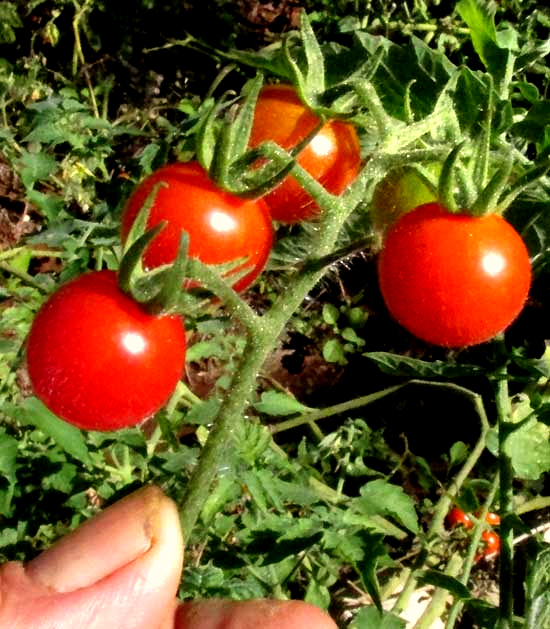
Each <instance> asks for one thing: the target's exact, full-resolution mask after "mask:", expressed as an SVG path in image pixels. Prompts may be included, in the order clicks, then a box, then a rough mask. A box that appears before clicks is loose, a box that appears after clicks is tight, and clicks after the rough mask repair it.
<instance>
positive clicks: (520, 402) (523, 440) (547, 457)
mask: <svg viewBox="0 0 550 629" xmlns="http://www.w3.org/2000/svg"><path fill="white" fill-rule="evenodd" d="M520 422H521V423H522V425H521V426H520V427H519V428H518V429H517V430H513V431H512V432H510V434H508V436H507V437H506V440H505V442H504V451H505V452H506V454H507V455H508V456H509V457H510V459H511V460H512V466H513V468H514V473H515V475H516V476H517V477H518V478H522V479H526V480H537V479H538V478H540V476H541V475H542V474H544V473H545V472H548V471H549V470H550V427H549V426H547V425H546V424H543V423H542V422H540V421H538V420H537V417H536V415H535V414H534V412H533V409H532V407H531V404H530V401H529V398H527V397H526V396H525V397H523V396H522V397H518V398H516V400H515V405H514V410H513V413H512V421H511V422H510V425H511V427H512V428H513V424H516V423H518V424H519V423H520Z"/></svg>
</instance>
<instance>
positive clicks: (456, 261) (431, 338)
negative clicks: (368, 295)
mask: <svg viewBox="0 0 550 629" xmlns="http://www.w3.org/2000/svg"><path fill="white" fill-rule="evenodd" d="M378 277H379V282H380V289H381V291H382V295H383V298H384V301H385V303H386V306H387V307H388V310H389V311H390V313H391V314H392V315H393V317H394V318H395V319H396V320H397V321H398V322H399V323H400V324H401V325H402V326H403V327H405V328H406V329H407V330H409V332H411V333H412V334H414V335H415V336H417V337H418V338H420V339H423V340H424V341H427V342H429V343H433V344H435V345H441V346H445V347H466V346H469V345H475V344H477V343H483V342H485V341H488V340H490V339H492V338H493V337H494V336H496V335H497V334H498V333H500V332H502V331H503V330H504V329H505V328H506V327H507V326H508V325H509V324H510V323H512V321H513V320H514V319H515V318H516V317H517V315H518V314H519V313H520V311H521V310H522V308H523V306H524V304H525V301H526V299H527V295H528V292H529V286H530V283H531V264H530V261H529V254H528V252H527V249H526V247H525V244H524V243H523V240H522V239H521V237H520V236H519V234H518V233H517V232H516V231H515V229H514V228H513V227H512V226H511V225H510V224H509V223H508V222H507V221H506V220H504V219H503V218H502V217H500V216H498V215H496V214H490V215H485V216H482V217H472V216H469V215H467V214H451V213H449V212H448V211H447V210H446V209H445V208H444V207H442V206H441V205H440V204H438V203H427V204H425V205H421V206H419V207H417V208H415V209H414V210H412V211H411V212H409V213H407V214H404V215H403V216H402V217H401V218H400V219H399V220H398V221H397V223H395V225H394V226H393V227H392V228H391V229H390V231H389V232H388V235H387V238H386V241H385V243H384V246H383V248H382V251H381V253H380V256H379V261H378Z"/></svg>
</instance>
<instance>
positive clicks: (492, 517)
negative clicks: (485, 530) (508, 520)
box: [485, 511, 500, 526]
mask: <svg viewBox="0 0 550 629" xmlns="http://www.w3.org/2000/svg"><path fill="white" fill-rule="evenodd" d="M485 522H487V524H489V525H490V526H499V525H500V515H499V514H498V513H493V512H492V511H489V512H488V513H487V515H486V516H485Z"/></svg>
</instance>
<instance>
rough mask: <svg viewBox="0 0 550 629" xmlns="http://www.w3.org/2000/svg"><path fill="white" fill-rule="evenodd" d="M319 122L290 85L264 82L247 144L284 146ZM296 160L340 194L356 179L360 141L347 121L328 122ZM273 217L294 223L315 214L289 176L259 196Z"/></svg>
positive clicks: (310, 202) (294, 142)
mask: <svg viewBox="0 0 550 629" xmlns="http://www.w3.org/2000/svg"><path fill="white" fill-rule="evenodd" d="M318 124H319V118H318V116H317V115H315V114H314V113H313V112H312V111H310V110H309V109H307V107H305V106H304V105H303V104H302V102H301V101H300V99H299V98H298V95H297V94H296V91H295V90H294V88H293V87H291V86H290V85H266V86H264V87H263V88H262V90H261V91H260V95H259V97H258V101H257V104H256V110H255V113H254V122H253V125H252V132H251V136H250V146H252V147H256V146H258V145H259V144H262V143H263V142H266V141H268V140H271V141H273V142H276V143H277V144H278V145H279V146H281V147H282V148H284V149H286V150H288V149H290V148H292V147H294V146H296V145H297V144H299V143H300V142H301V141H303V140H304V139H305V138H306V137H307V136H308V135H309V134H310V133H311V132H312V131H313V130H314V129H315V127H316V126H317V125H318ZM298 163H299V164H300V165H301V166H302V167H303V168H304V169H305V170H307V171H308V172H309V173H310V174H311V175H312V176H313V177H315V179H317V180H318V181H319V182H320V183H321V184H323V186H324V187H325V188H326V189H327V190H328V191H329V192H331V193H332V194H341V193H342V192H343V191H344V190H345V189H346V188H347V187H348V185H349V184H350V183H351V182H352V181H353V180H354V179H355V178H356V177H357V174H358V173H359V169H360V166H361V157H360V146H359V139H358V137H357V133H356V131H355V128H354V127H353V126H352V125H351V124H350V123H347V122H342V121H339V120H332V121H329V122H327V123H326V124H325V125H323V127H322V128H321V129H320V130H319V132H318V133H317V135H315V137H314V138H313V139H312V140H311V142H310V143H309V144H308V146H306V147H305V148H304V149H303V151H302V152H301V153H300V155H299V157H298ZM264 199H265V201H266V203H267V204H268V206H269V209H270V211H271V216H272V218H273V219H274V220H277V221H283V222H287V223H296V222H298V221H301V220H307V219H310V218H313V217H315V216H316V215H317V214H318V212H319V207H318V205H317V204H316V203H315V201H314V200H313V199H312V198H311V196H310V195H309V194H308V193H307V192H306V191H305V190H304V189H303V188H302V187H301V186H300V185H299V184H298V182H297V181H296V180H295V179H294V178H293V177H292V176H290V175H289V176H288V177H286V178H285V179H283V181H282V182H281V183H280V184H279V185H278V186H276V187H275V188H274V189H273V190H272V191H270V192H269V193H268V194H267V195H265V196H264Z"/></svg>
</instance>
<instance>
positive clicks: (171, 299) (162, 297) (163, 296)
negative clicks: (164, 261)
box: [144, 232, 189, 314]
mask: <svg viewBox="0 0 550 629" xmlns="http://www.w3.org/2000/svg"><path fill="white" fill-rule="evenodd" d="M188 253H189V234H188V233H187V232H182V234H181V236H180V242H179V246H178V254H177V256H176V259H175V260H174V262H173V263H172V264H170V265H168V268H166V270H165V271H164V276H163V278H162V281H161V282H160V289H159V291H158V293H157V295H156V296H155V297H153V298H151V299H150V300H149V301H148V302H146V303H145V304H144V305H145V307H146V308H147V310H148V312H150V313H151V314H161V313H162V314H168V313H172V312H176V311H177V310H178V308H179V305H180V301H181V299H180V298H181V292H182V286H183V282H184V280H185V277H186V273H187V266H188V264H187V262H188V260H189V257H188Z"/></svg>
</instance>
